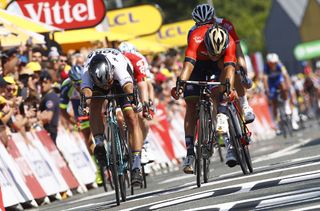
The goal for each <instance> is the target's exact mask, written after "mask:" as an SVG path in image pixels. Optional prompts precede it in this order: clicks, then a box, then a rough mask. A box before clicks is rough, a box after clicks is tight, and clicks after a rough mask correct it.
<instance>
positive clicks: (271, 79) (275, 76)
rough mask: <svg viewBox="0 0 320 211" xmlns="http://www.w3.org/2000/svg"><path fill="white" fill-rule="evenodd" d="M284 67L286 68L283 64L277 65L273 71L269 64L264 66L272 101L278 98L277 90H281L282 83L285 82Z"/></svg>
mask: <svg viewBox="0 0 320 211" xmlns="http://www.w3.org/2000/svg"><path fill="white" fill-rule="evenodd" d="M283 67H284V66H283V65H281V64H276V66H275V69H274V70H271V68H270V66H269V65H268V64H266V65H265V66H264V74H265V75H267V76H268V86H269V98H270V99H275V98H276V97H277V90H278V89H279V87H280V85H281V83H283V82H284V76H283V72H282V71H283Z"/></svg>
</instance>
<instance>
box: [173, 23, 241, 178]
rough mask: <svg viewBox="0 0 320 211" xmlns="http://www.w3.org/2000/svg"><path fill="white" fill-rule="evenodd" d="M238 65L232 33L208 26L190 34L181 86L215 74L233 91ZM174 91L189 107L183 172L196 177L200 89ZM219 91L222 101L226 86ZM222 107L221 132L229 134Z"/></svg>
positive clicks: (228, 160) (229, 159)
mask: <svg viewBox="0 0 320 211" xmlns="http://www.w3.org/2000/svg"><path fill="white" fill-rule="evenodd" d="M236 62H237V58H236V44H235V42H234V40H233V38H232V37H231V36H229V34H228V32H227V31H226V30H225V29H224V28H223V27H221V26H219V25H212V24H204V25H202V26H199V27H198V28H196V29H195V30H194V31H192V32H191V34H190V37H189V43H188V47H187V49H186V52H185V61H184V64H183V69H182V72H181V75H180V77H179V78H178V83H177V84H178V86H179V80H195V81H202V80H207V79H209V78H210V77H211V76H212V75H215V78H218V79H219V81H221V82H222V83H225V82H226V79H228V80H229V81H230V86H231V87H230V88H231V90H233V87H234V75H235V74H234V73H235V66H236ZM173 90H178V92H175V91H173V92H172V94H173V97H174V98H175V99H178V98H179V96H180V95H181V94H182V93H183V92H184V98H185V101H186V108H187V110H186V116H185V125H184V127H185V140H186V146H187V156H186V159H185V160H184V164H183V171H184V172H185V173H187V174H192V173H193V162H194V159H195V152H194V131H195V125H196V122H197V116H196V115H194V114H195V113H197V109H196V105H197V103H198V98H197V97H198V96H199V88H198V87H197V86H192V85H187V86H186V87H184V86H183V85H181V86H179V87H178V89H176V88H175V87H174V88H173ZM219 91H220V94H214V95H213V96H219V99H220V96H221V95H222V94H223V93H224V91H225V87H223V86H221V87H220V89H219ZM234 94H235V92H234V91H232V93H231V94H230V95H234ZM213 100H214V102H216V104H217V103H219V100H218V99H213ZM220 107H221V106H219V109H218V114H217V131H219V132H221V133H226V134H227V133H228V123H227V121H226V120H227V116H226V115H225V114H223V112H222V110H220ZM221 108H223V107H221ZM226 140H227V139H226ZM225 145H226V146H227V147H228V151H227V157H226V163H227V165H229V166H230V167H233V166H235V165H236V164H237V161H236V158H235V156H234V152H233V150H232V147H231V145H230V144H229V143H225Z"/></svg>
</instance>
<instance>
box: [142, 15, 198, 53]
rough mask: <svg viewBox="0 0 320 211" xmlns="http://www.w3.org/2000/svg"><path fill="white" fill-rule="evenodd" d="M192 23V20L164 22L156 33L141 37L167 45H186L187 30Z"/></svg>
mask: <svg viewBox="0 0 320 211" xmlns="http://www.w3.org/2000/svg"><path fill="white" fill-rule="evenodd" d="M193 25H194V21H193V20H185V21H180V22H176V23H170V24H164V25H162V26H161V28H160V30H159V31H158V32H157V33H155V34H152V35H148V36H144V37H142V38H141V39H143V40H147V41H153V42H157V43H160V44H162V45H164V46H167V47H182V46H186V45H187V38H188V32H189V30H190V29H191V27H192V26H193Z"/></svg>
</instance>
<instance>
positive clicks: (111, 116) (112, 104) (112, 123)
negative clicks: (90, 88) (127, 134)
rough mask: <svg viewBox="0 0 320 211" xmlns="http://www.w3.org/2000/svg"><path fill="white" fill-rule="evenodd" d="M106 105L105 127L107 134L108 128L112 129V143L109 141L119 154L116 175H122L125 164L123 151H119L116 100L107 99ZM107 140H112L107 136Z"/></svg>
mask: <svg viewBox="0 0 320 211" xmlns="http://www.w3.org/2000/svg"><path fill="white" fill-rule="evenodd" d="M106 107H107V109H108V110H107V113H108V115H107V116H106V119H107V124H108V127H107V128H106V129H107V134H108V135H109V131H108V130H110V129H111V128H112V129H113V130H111V131H113V133H114V138H115V139H114V140H113V141H114V143H110V144H115V145H116V150H117V154H118V156H119V160H118V161H117V162H118V165H117V166H118V175H123V173H124V172H125V169H126V168H127V166H126V165H125V164H124V162H123V161H124V160H123V159H124V158H123V153H122V152H121V143H120V138H121V137H120V128H119V125H118V121H117V118H116V108H117V104H116V101H115V100H114V99H113V100H111V101H109V102H108V104H107V106H106ZM108 140H112V139H109V137H108ZM106 150H108V149H106ZM107 152H108V151H107ZM107 158H109V156H107ZM109 162H110V161H109Z"/></svg>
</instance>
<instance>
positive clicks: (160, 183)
mask: <svg viewBox="0 0 320 211" xmlns="http://www.w3.org/2000/svg"><path fill="white" fill-rule="evenodd" d="M190 177H194V175H193V174H192V175H190V174H188V175H183V176H179V177H174V178H171V179H167V180H164V181H162V182H159V183H158V184H159V185H162V184H166V183H170V182H175V181H178V180H183V179H187V178H190Z"/></svg>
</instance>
